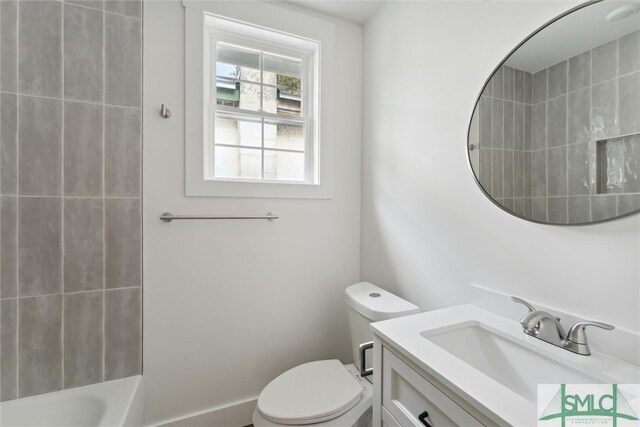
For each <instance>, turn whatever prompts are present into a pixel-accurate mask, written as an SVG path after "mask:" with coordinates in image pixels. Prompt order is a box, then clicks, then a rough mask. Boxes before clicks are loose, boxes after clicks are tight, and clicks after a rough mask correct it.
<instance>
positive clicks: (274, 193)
mask: <svg viewBox="0 0 640 427" xmlns="http://www.w3.org/2000/svg"><path fill="white" fill-rule="evenodd" d="M203 4H204V6H203ZM184 5H185V73H186V75H185V77H186V78H185V86H186V99H185V128H186V133H185V138H186V144H185V145H186V149H185V155H186V159H185V160H186V162H185V168H186V170H185V193H186V195H187V196H205V197H206V196H209V197H266V198H322V199H328V198H331V193H332V180H331V174H330V166H331V165H330V164H329V163H330V162H329V161H328V159H330V157H329V153H330V143H329V142H327V141H322V143H321V139H320V135H321V130H322V128H323V127H324V126H325V125H324V124H323V123H322V122H321V120H320V118H321V109H322V107H321V96H322V95H323V93H324V92H323V91H324V90H325V88H324V87H323V86H321V76H323V75H324V73H325V71H326V68H323V67H324V64H321V49H322V55H326V54H327V51H331V46H332V44H333V31H334V27H333V25H327V23H324V22H323V23H322V25H320V26H318V25H308V24H309V23H306V24H307V25H308V26H309V27H310V29H311V31H308V34H305V31H304V25H302V26H301V25H300V22H298V23H297V25H294V27H297V28H296V29H293V28H286V27H287V25H286V23H287V22H295V21H290V19H291V16H286V15H291V14H297V13H296V12H291V11H288V10H285V9H282V10H281V9H280V8H278V7H274V6H272V5H268V4H260V3H258V4H255V3H252V4H251V5H248V4H246V3H244V4H243V3H238V4H237V5H236V7H235V8H234V9H233V13H224V12H225V11H223V10H219V9H220V8H224V6H223V5H221V4H220V3H218V4H215V3H210V4H208V7H207V4H205V3H203V2H199V1H191V0H184ZM244 5H246V6H248V7H244V8H243V7H242V6H244ZM238 6H240V7H238ZM256 7H258V8H268V9H271V10H270V11H269V12H270V13H262V14H261V13H256V10H250V8H251V9H255V8H256ZM241 9H244V10H241ZM276 10H277V11H278V12H282V13H284V15H285V16H284V17H283V19H281V20H280V19H278V20H276V21H273V19H271V20H270V19H264V20H262V18H261V17H262V16H267V17H268V16H269V15H271V16H278V14H277V13H276V14H273V12H274V11H276ZM227 12H228V11H227ZM249 12H252V13H249ZM258 12H259V11H258ZM230 15H232V17H230ZM249 15H253V18H252V19H250V17H249ZM245 16H246V18H245ZM243 18H245V19H243ZM287 18H289V19H287ZM250 21H251V22H250ZM261 21H264V22H261ZM269 21H270V22H269ZM274 24H275V25H274ZM302 24H305V23H304V22H302ZM247 29H250V31H249V32H248V33H247V32H246V31H245V30H247ZM283 36H287V37H286V39H289V38H290V37H291V36H293V37H295V38H296V39H297V40H298V41H299V46H298V45H296V46H289V45H288V46H287V47H283V46H282V45H283V43H281V42H280V43H279V41H280V40H282V39H283ZM318 36H319V37H318ZM287 41H288V40H287ZM216 42H224V43H229V44H235V45H238V46H245V47H249V48H254V49H257V50H262V51H266V52H268V53H274V54H276V55H283V56H289V57H294V58H298V57H300V55H301V54H302V55H303V56H306V58H305V60H304V61H303V63H305V64H306V66H305V69H303V88H302V90H303V92H302V93H303V103H304V105H303V106H302V108H303V109H305V108H307V109H308V110H306V111H309V114H308V115H307V116H306V119H307V120H308V122H307V123H306V124H305V157H306V160H307V165H306V170H307V171H308V172H307V173H308V174H309V175H308V176H305V181H284V180H257V179H254V180H250V179H229V178H215V177H213V176H212V166H213V164H214V163H213V162H214V157H213V153H212V151H214V142H213V138H210V137H211V135H213V133H212V132H214V129H212V127H211V125H214V124H215V121H214V117H215V115H214V114H215V113H214V112H213V111H211V110H210V104H209V102H210V101H213V102H212V103H211V105H212V106H214V107H218V106H216V105H215V100H210V99H209V98H210V97H211V94H212V90H211V84H212V83H213V80H212V79H211V76H210V73H211V69H210V68H211V66H212V65H213V64H214V62H213V61H210V60H209V59H208V58H207V56H208V55H207V54H206V52H211V55H215V46H216V45H215V43H216ZM305 80H306V82H305ZM305 86H308V87H305ZM305 95H306V96H305ZM309 95H312V96H309ZM218 108H219V107H218ZM230 109H231V110H233V113H238V114H245V113H247V115H252V114H251V112H245V111H244V110H240V109H236V108H232V107H231V108H230ZM222 110H224V111H229V109H225V108H220V111H222ZM229 112H231V111H229ZM262 114H265V113H262ZM272 117H273V118H274V119H276V118H277V119H282V118H283V117H282V115H273V116H272ZM285 120H293V121H296V116H292V117H291V118H289V117H287V118H286V119H285ZM298 120H299V119H298ZM262 148H263V149H264V147H262ZM267 150H268V149H267Z"/></svg>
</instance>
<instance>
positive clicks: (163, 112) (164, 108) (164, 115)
mask: <svg viewBox="0 0 640 427" xmlns="http://www.w3.org/2000/svg"><path fill="white" fill-rule="evenodd" d="M160 117H162V118H163V119H168V118H169V117H171V110H169V109H168V108H167V106H166V105H164V104H162V105H161V106H160Z"/></svg>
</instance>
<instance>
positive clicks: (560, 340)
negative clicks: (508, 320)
mask: <svg viewBox="0 0 640 427" xmlns="http://www.w3.org/2000/svg"><path fill="white" fill-rule="evenodd" d="M511 300H512V301H514V302H517V303H518V304H522V305H524V306H525V307H527V309H528V310H529V313H527V314H525V315H524V317H523V318H522V319H520V324H521V325H522V330H523V332H524V333H525V334H527V335H529V336H532V337H534V338H538V339H540V340H542V341H544V342H548V343H549V344H553V345H555V346H557V347H560V348H564V349H565V350H569V351H571V352H573V353H576V354H580V355H583V356H589V355H590V354H591V350H589V345H588V344H587V335H586V333H585V327H587V326H596V327H598V328H602V329H606V330H609V331H610V330H612V329H613V328H614V326H613V325H609V324H607V323H602V322H578V323H576V324H575V325H573V326H572V327H571V328H570V329H569V332H568V333H565V332H564V328H563V327H562V325H561V324H560V318H559V317H556V316H553V315H552V314H550V313H547V312H546V311H542V310H536V309H535V307H533V306H532V305H531V304H529V303H528V302H526V301H525V300H523V299H522V298H518V297H511Z"/></svg>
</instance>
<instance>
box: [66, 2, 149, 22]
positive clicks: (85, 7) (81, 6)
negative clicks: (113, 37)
mask: <svg viewBox="0 0 640 427" xmlns="http://www.w3.org/2000/svg"><path fill="white" fill-rule="evenodd" d="M63 3H64V4H67V5H69V6H73V7H79V8H82V9H88V10H96V11H100V12H102V13H108V14H109V15H115V16H120V17H122V18H129V19H135V20H136V21H142V17H140V18H138V17H137V16H129V15H125V14H123V13H118V12H112V11H110V10H106V8H103V9H98V8H95V7H89V6H85V5H82V4H77V3H72V2H68V1H63ZM105 5H106V2H105Z"/></svg>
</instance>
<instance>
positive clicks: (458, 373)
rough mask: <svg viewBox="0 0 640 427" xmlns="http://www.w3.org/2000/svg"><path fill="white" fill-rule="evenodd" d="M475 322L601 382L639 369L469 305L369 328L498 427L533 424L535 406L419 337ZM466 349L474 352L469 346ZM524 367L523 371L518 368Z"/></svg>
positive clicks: (630, 377)
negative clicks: (574, 349) (564, 345)
mask: <svg viewBox="0 0 640 427" xmlns="http://www.w3.org/2000/svg"><path fill="white" fill-rule="evenodd" d="M470 322H471V323H473V324H480V325H482V326H483V327H486V328H487V329H489V330H491V332H492V333H495V334H498V335H499V336H502V337H503V338H506V339H507V340H509V341H511V342H514V343H516V344H519V345H522V346H523V347H525V348H526V349H527V350H532V351H533V352H535V353H537V354H539V355H542V356H545V357H548V358H550V359H553V360H554V361H556V362H559V363H560V364H563V365H566V366H568V367H570V368H572V369H573V370H576V371H580V372H583V373H585V374H586V375H589V376H591V377H594V378H597V379H598V380H600V381H601V382H602V383H618V384H624V383H638V382H640V379H639V377H640V367H638V366H636V365H632V364H630V363H628V362H624V361H621V360H618V359H614V358H612V357H610V356H607V355H605V354H603V353H598V352H592V355H591V356H581V355H577V354H574V353H571V352H569V351H567V350H564V349H561V348H559V347H555V346H553V345H551V344H548V343H546V342H543V341H541V340H539V339H537V338H533V337H530V336H528V335H526V334H524V333H523V332H522V327H521V326H520V324H519V323H518V322H516V321H514V320H511V319H508V318H506V317H502V316H500V315H497V314H495V313H492V312H489V311H486V310H483V309H481V308H478V307H476V306H473V305H460V306H455V307H450V308H445V309H441V310H435V311H429V312H425V313H420V314H414V315H411V316H406V317H400V318H397V319H391V320H386V321H383V322H377V323H372V324H371V330H372V331H373V332H374V334H376V335H377V336H379V337H380V338H382V340H383V341H385V342H387V343H388V344H390V345H391V346H392V347H394V348H395V349H397V350H398V351H400V352H401V353H402V354H403V355H404V356H405V357H407V358H408V359H409V360H411V361H412V362H414V363H415V364H416V365H417V366H418V367H420V368H421V369H423V370H424V371H425V372H426V373H428V374H430V375H432V376H433V377H435V378H436V379H437V380H439V381H441V382H442V383H443V384H444V385H446V386H447V387H449V388H450V389H451V390H452V391H453V392H455V393H456V394H458V395H459V396H460V397H462V398H463V399H464V400H466V401H467V402H469V403H470V404H471V405H473V406H474V407H476V408H477V409H478V410H480V411H481V412H483V413H484V414H485V415H487V416H488V417H489V418H491V419H493V420H494V421H495V422H497V423H498V424H510V425H515V426H531V425H536V424H537V416H536V411H537V408H536V403H535V402H533V401H531V400H528V399H526V398H525V397H523V396H521V395H520V394H518V393H516V392H515V391H513V390H511V389H509V388H507V387H506V386H504V385H503V384H501V383H499V382H498V381H496V380H494V379H493V378H491V377H490V376H488V375H486V374H484V373H483V372H481V371H480V370H478V369H476V368H474V367H473V366H471V365H469V364H467V363H466V362H464V361H462V360H461V359H459V358H457V357H455V356H453V355H452V354H451V353H449V352H447V351H446V350H444V349H443V348H441V347H440V346H438V345H436V344H434V343H433V342H431V341H430V340H429V339H427V338H425V337H424V336H423V335H421V334H423V333H425V335H428V332H429V331H433V330H436V329H442V328H446V327H452V326H455V325H460V324H464V323H467V324H469V323H470ZM469 351H474V349H473V348H469ZM523 369H527V367H523Z"/></svg>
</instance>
